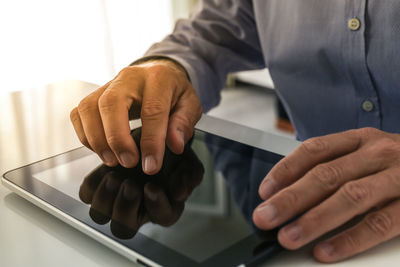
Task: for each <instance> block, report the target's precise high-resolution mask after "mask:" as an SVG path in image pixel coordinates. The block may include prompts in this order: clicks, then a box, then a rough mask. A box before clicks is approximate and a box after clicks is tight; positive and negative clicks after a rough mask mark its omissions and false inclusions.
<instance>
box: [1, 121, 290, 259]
mask: <svg viewBox="0 0 400 267" xmlns="http://www.w3.org/2000/svg"><path fill="white" fill-rule="evenodd" d="M140 135H141V129H140V127H139V128H136V129H134V130H133V131H132V137H133V138H134V140H135V142H136V143H137V144H139V141H140ZM297 145H298V143H297V142H296V141H294V140H291V139H288V138H285V137H280V136H276V135H272V134H268V133H263V132H261V131H257V130H254V129H250V128H246V127H243V126H240V125H236V124H233V123H229V122H226V121H222V120H219V119H215V118H211V117H207V116H203V117H202V119H201V120H200V122H199V123H198V124H197V126H196V129H195V132H194V136H193V138H192V139H191V140H190V141H189V142H188V144H187V145H186V146H185V149H184V152H183V153H182V155H175V154H174V153H172V152H170V151H169V150H168V149H167V148H166V152H165V157H164V160H163V166H162V169H161V171H160V172H159V173H158V174H156V175H153V176H148V175H145V174H144V173H143V172H142V170H141V168H140V167H139V166H141V164H140V163H139V164H138V167H135V168H131V169H126V168H123V167H121V166H117V167H113V168H111V167H107V166H105V165H103V164H102V162H101V160H100V159H99V158H98V156H97V155H96V154H94V153H93V152H92V151H90V150H88V149H86V148H85V147H81V148H78V149H75V150H72V151H68V152H65V153H63V154H60V155H57V156H54V157H51V158H48V159H45V160H42V161H39V162H36V163H32V164H30V165H28V166H24V167H21V168H18V169H15V170H12V171H9V172H7V173H5V174H4V175H3V179H2V182H3V184H4V185H5V186H7V187H8V188H10V189H11V190H13V191H14V192H16V193H17V194H19V195H20V196H22V197H24V198H26V199H27V200H29V201H31V202H33V203H34V204H36V205H38V206H39V207H41V208H43V209H44V210H46V211H48V212H49V213H51V214H53V215H54V216H56V217H58V218H59V219H61V220H63V221H65V222H66V223H68V224H70V225H72V226H73V227H75V228H77V229H78V230H80V231H82V232H83V233H85V234H87V235H88V236H90V237H92V238H94V239H96V240H97V241H99V242H101V243H103V244H104V245H106V246H108V247H109V248H111V249H113V250H115V251H116V252H118V253H120V254H121V255H123V256H125V257H127V258H129V259H131V260H132V261H135V262H138V263H139V264H142V265H144V266H240V265H241V266H252V265H257V264H260V263H262V262H265V261H267V260H268V259H269V258H271V257H274V256H277V255H278V253H279V251H280V250H282V248H281V247H280V246H279V244H278V242H277V240H276V231H268V232H262V231H258V230H257V229H256V228H255V227H254V225H253V224H252V222H251V213H252V211H253V210H254V208H255V207H256V206H257V205H258V204H259V203H260V201H261V200H260V199H259V197H258V196H257V191H258V186H259V184H260V182H261V181H262V179H263V178H264V177H265V175H266V173H267V172H268V171H269V169H270V168H272V166H273V165H274V164H276V163H277V162H278V161H279V160H280V159H281V158H282V157H283V156H284V155H286V154H288V153H289V152H290V151H292V150H293V149H294V148H295V147H296V146H297Z"/></svg>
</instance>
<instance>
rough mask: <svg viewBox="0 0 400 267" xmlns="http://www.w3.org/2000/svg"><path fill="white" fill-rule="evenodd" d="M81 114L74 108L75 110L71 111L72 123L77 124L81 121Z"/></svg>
mask: <svg viewBox="0 0 400 267" xmlns="http://www.w3.org/2000/svg"><path fill="white" fill-rule="evenodd" d="M78 116H79V113H78V108H74V109H73V110H71V112H70V113H69V118H70V120H71V122H72V123H75V122H76V121H77V120H78V119H79V117H78Z"/></svg>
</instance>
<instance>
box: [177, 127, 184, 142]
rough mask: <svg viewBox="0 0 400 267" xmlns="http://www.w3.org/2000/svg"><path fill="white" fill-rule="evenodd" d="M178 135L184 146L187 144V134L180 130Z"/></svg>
mask: <svg viewBox="0 0 400 267" xmlns="http://www.w3.org/2000/svg"><path fill="white" fill-rule="evenodd" d="M178 134H179V136H180V138H181V140H182V144H185V134H184V133H183V132H182V131H181V130H178Z"/></svg>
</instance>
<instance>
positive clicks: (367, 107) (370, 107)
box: [362, 100, 374, 112]
mask: <svg viewBox="0 0 400 267" xmlns="http://www.w3.org/2000/svg"><path fill="white" fill-rule="evenodd" d="M362 109H363V110H364V111H366V112H370V111H372V110H373V109H374V103H372V102H371V101H370V100H365V101H364V102H363V103H362Z"/></svg>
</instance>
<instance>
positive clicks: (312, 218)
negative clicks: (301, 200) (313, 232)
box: [302, 210, 323, 225]
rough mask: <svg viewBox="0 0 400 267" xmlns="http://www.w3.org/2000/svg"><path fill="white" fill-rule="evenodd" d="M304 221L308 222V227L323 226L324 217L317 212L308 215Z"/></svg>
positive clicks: (304, 217)
mask: <svg viewBox="0 0 400 267" xmlns="http://www.w3.org/2000/svg"><path fill="white" fill-rule="evenodd" d="M302 220H303V221H305V222H307V224H308V225H321V224H322V220H323V219H322V215H321V213H319V212H317V211H316V210H313V211H310V212H308V213H306V214H305V215H304V216H303V218H302Z"/></svg>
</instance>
